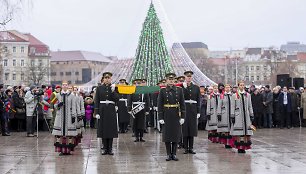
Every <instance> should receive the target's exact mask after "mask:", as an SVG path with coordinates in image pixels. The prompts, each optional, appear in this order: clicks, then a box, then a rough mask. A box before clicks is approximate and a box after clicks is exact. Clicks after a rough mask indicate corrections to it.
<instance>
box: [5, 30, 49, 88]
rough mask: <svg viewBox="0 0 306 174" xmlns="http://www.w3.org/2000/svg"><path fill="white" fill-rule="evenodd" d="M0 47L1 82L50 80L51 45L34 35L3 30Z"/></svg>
mask: <svg viewBox="0 0 306 174" xmlns="http://www.w3.org/2000/svg"><path fill="white" fill-rule="evenodd" d="M0 48H1V49H0V62H1V64H0V74H1V75H0V82H1V83H3V84H4V85H6V86H7V85H12V86H16V85H22V84H25V85H30V84H36V85H41V84H48V83H49V82H50V76H49V71H50V55H49V54H50V53H49V47H48V46H47V45H45V44H43V43H42V42H41V41H39V40H38V39H36V38H35V37H34V36H32V35H31V34H23V33H20V32H18V31H14V30H10V31H1V32H0ZM42 67H46V68H45V69H41V68H42ZM42 70H43V72H42ZM31 72H32V73H31Z"/></svg>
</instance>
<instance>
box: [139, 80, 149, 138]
mask: <svg viewBox="0 0 306 174" xmlns="http://www.w3.org/2000/svg"><path fill="white" fill-rule="evenodd" d="M147 82H148V81H147V79H142V82H141V86H147ZM144 95H146V97H147V98H148V99H149V101H150V105H149V106H148V107H149V114H147V115H146V128H145V130H144V133H148V132H149V131H148V127H149V123H150V110H151V96H150V94H144Z"/></svg>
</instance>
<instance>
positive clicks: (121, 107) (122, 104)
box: [118, 94, 130, 123]
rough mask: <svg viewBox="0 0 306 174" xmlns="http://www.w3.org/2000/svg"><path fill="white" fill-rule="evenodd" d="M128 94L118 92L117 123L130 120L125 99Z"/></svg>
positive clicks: (126, 99)
mask: <svg viewBox="0 0 306 174" xmlns="http://www.w3.org/2000/svg"><path fill="white" fill-rule="evenodd" d="M128 98H129V95H127V94H119V102H118V119H119V120H118V121H119V123H128V122H130V114H129V113H128V109H127V103H128V102H127V101H128Z"/></svg>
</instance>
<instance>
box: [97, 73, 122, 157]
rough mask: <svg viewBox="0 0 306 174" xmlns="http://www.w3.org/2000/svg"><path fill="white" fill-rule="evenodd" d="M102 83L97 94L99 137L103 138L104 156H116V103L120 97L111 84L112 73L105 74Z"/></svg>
mask: <svg viewBox="0 0 306 174" xmlns="http://www.w3.org/2000/svg"><path fill="white" fill-rule="evenodd" d="M101 82H102V84H101V85H100V86H98V87H97V89H96V94H95V113H96V118H97V119H98V130H97V136H98V138H102V143H103V147H104V152H103V153H102V155H106V154H109V155H114V153H113V151H112V149H113V138H118V130H117V117H116V109H115V103H117V102H118V101H119V96H118V93H117V92H116V91H115V84H111V82H112V73H110V72H105V73H103V77H102V80H101Z"/></svg>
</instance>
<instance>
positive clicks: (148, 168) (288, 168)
mask: <svg viewBox="0 0 306 174" xmlns="http://www.w3.org/2000/svg"><path fill="white" fill-rule="evenodd" d="M39 135H40V137H39V138H38V139H36V138H28V137H25V133H17V132H16V133H15V132H13V133H12V135H11V136H10V137H0V174H4V173H7V174H9V173H20V174H26V173H37V174H38V173H50V174H51V173H56V174H60V173H71V174H78V173H87V174H95V173H235V174H240V173H259V174H263V173H269V174H271V173H277V174H281V173H284V174H285V173H286V174H288V173H306V145H305V144H306V129H305V128H302V129H300V128H294V129H289V130H288V129H261V130H258V131H257V132H255V136H254V137H253V143H254V145H253V149H252V150H250V151H247V153H246V154H238V153H236V152H235V151H234V150H226V149H224V148H223V146H222V145H220V144H212V143H210V142H208V140H207V139H206V137H207V132H205V131H200V132H199V137H198V138H196V141H195V150H196V151H197V154H196V155H190V154H189V155H184V154H183V150H179V151H178V158H179V159H180V161H178V162H175V161H170V162H166V161H165V158H166V155H165V147H164V144H163V143H162V142H161V134H159V133H157V132H156V131H153V130H151V131H150V133H149V134H145V139H146V142H145V143H134V142H133V140H134V139H133V138H132V136H131V133H127V134H120V135H119V138H118V139H116V140H115V141H114V153H115V155H114V156H102V155H101V154H100V143H99V142H98V141H97V139H96V133H95V130H87V132H86V134H85V135H84V138H83V143H82V144H81V145H79V147H77V149H76V150H75V152H74V154H73V155H71V156H58V154H57V153H55V152H54V147H53V136H52V135H51V134H49V133H47V132H41V133H40V134H39Z"/></svg>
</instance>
